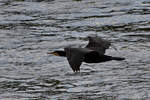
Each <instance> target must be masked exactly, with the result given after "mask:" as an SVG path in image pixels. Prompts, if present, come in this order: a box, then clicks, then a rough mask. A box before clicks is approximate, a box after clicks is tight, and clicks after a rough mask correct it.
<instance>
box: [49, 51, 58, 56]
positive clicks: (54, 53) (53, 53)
mask: <svg viewBox="0 0 150 100" xmlns="http://www.w3.org/2000/svg"><path fill="white" fill-rule="evenodd" d="M47 54H52V55H55V56H59V54H58V53H56V52H48V53H47Z"/></svg>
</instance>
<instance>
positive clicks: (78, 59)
mask: <svg viewBox="0 0 150 100" xmlns="http://www.w3.org/2000/svg"><path fill="white" fill-rule="evenodd" d="M110 45H111V44H110V42H108V41H106V40H104V39H101V38H100V37H89V43H88V45H87V46H86V47H85V48H73V47H66V48H64V51H54V52H51V53H49V54H54V55H56V56H62V57H67V59H68V62H69V64H70V66H71V68H72V69H73V71H74V72H76V71H80V65H81V64H82V62H85V63H101V62H106V61H111V60H118V61H121V60H124V58H121V57H112V56H108V55H105V50H106V49H108V48H109V46H110Z"/></svg>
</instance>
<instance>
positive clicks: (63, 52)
mask: <svg viewBox="0 0 150 100" xmlns="http://www.w3.org/2000/svg"><path fill="white" fill-rule="evenodd" d="M58 53H59V56H60V57H66V52H65V51H59V52H58Z"/></svg>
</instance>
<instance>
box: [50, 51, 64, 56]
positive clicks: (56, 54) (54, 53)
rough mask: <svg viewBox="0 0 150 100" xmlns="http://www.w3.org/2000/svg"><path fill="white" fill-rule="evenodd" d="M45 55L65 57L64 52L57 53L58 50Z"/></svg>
mask: <svg viewBox="0 0 150 100" xmlns="http://www.w3.org/2000/svg"><path fill="white" fill-rule="evenodd" d="M47 54H53V55H55V56H66V53H65V51H59V50H57V51H53V52H48V53H47Z"/></svg>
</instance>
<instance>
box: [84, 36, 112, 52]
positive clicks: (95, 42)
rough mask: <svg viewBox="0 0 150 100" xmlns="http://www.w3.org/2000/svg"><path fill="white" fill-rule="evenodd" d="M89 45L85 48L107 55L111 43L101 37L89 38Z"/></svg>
mask: <svg viewBox="0 0 150 100" xmlns="http://www.w3.org/2000/svg"><path fill="white" fill-rule="evenodd" d="M88 38H89V43H88V44H87V46H86V47H85V48H89V49H91V50H95V51H97V52H99V53H100V54H105V51H106V49H108V48H109V46H110V45H111V43H110V42H109V41H107V40H104V39H102V38H101V37H90V36H89V37H88Z"/></svg>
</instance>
